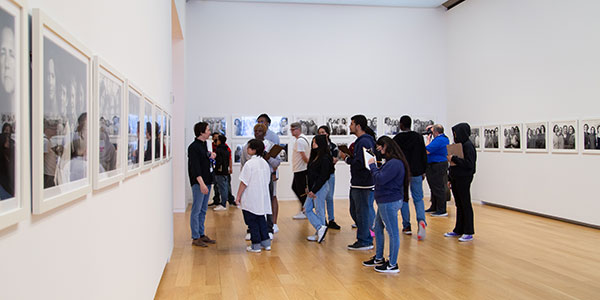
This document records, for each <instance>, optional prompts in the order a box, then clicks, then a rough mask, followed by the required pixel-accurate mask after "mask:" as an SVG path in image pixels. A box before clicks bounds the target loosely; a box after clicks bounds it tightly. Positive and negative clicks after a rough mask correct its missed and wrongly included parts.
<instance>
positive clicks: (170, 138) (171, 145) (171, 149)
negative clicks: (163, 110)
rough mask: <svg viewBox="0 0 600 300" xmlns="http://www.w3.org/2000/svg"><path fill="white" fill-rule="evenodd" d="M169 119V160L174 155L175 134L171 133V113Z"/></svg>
mask: <svg viewBox="0 0 600 300" xmlns="http://www.w3.org/2000/svg"><path fill="white" fill-rule="evenodd" d="M168 118H169V119H168V120H167V136H168V137H169V143H168V144H167V149H168V150H167V153H168V156H167V157H169V160H170V159H171V158H172V157H173V136H172V135H171V124H173V123H171V120H172V118H171V115H169V117H168Z"/></svg>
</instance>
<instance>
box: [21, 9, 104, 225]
mask: <svg viewBox="0 0 600 300" xmlns="http://www.w3.org/2000/svg"><path fill="white" fill-rule="evenodd" d="M32 46H33V49H32V50H33V51H32V53H33V57H32V66H33V75H32V83H33V88H32V91H33V98H32V103H33V110H32V118H33V120H32V126H33V128H32V134H33V137H32V141H33V154H32V162H33V166H32V170H33V174H32V182H33V213H34V214H41V213H44V212H47V211H49V210H51V209H53V208H55V207H58V206H60V205H63V204H65V203H67V202H70V201H72V200H74V199H77V198H80V197H82V196H85V195H86V194H87V193H89V192H90V191H91V189H92V176H91V173H92V172H90V170H91V169H92V163H91V159H88V157H89V155H88V149H92V144H93V143H92V138H90V137H92V136H93V135H92V132H91V128H92V127H94V126H88V116H91V115H90V108H91V90H92V88H91V87H92V79H91V77H92V76H91V75H92V54H91V51H89V50H88V49H87V48H85V47H84V46H83V45H82V44H81V43H80V42H79V41H77V40H76V39H75V38H73V37H72V36H71V35H70V34H68V33H67V31H66V30H64V29H63V28H62V27H60V25H58V24H57V23H55V22H54V21H52V20H51V19H50V18H49V17H48V16H46V15H45V14H44V13H42V12H41V11H40V10H39V9H33V16H32Z"/></svg>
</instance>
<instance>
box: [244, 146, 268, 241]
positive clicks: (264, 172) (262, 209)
mask: <svg viewBox="0 0 600 300" xmlns="http://www.w3.org/2000/svg"><path fill="white" fill-rule="evenodd" d="M264 150H265V145H264V144H263V142H262V141H260V140H257V139H252V140H250V141H249V142H248V148H247V153H248V154H249V155H250V156H251V158H250V160H248V161H247V162H246V164H245V165H244V168H243V169H242V172H241V173H240V187H239V189H238V193H237V199H236V204H237V205H240V204H241V207H242V213H243V214H244V222H246V225H248V227H249V229H250V240H251V241H252V245H250V246H248V247H247V248H246V250H247V251H248V252H260V251H261V247H262V248H265V250H267V251H268V250H271V240H270V239H269V229H268V227H267V219H266V215H267V214H271V198H270V196H269V182H270V178H271V171H270V169H269V164H268V163H267V161H266V160H265V159H264V158H262V157H261V156H260V155H261V154H262V153H263V152H264Z"/></svg>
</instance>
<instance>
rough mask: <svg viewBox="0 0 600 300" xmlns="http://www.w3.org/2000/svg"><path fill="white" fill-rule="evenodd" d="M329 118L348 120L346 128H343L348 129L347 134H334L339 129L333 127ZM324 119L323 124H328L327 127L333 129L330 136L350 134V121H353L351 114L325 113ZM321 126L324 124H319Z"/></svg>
mask: <svg viewBox="0 0 600 300" xmlns="http://www.w3.org/2000/svg"><path fill="white" fill-rule="evenodd" d="M329 119H342V120H346V125H345V127H346V128H342V130H343V129H345V130H346V134H334V132H337V131H336V130H334V129H333V128H332V126H331V125H330V124H329ZM322 121H323V122H322V123H323V125H326V126H327V127H329V130H330V131H331V134H330V135H329V136H330V137H346V136H349V135H350V123H351V122H352V121H351V120H350V116H348V115H344V114H329V115H324V116H323V120H322ZM340 122H341V121H340ZM342 125H344V124H342ZM321 126H322V125H319V127H321ZM317 128H318V127H317ZM338 130H339V129H338Z"/></svg>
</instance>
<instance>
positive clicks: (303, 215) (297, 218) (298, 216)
mask: <svg viewBox="0 0 600 300" xmlns="http://www.w3.org/2000/svg"><path fill="white" fill-rule="evenodd" d="M292 219H294V220H302V219H306V215H305V214H304V213H303V212H299V213H298V214H297V215H295V216H293V217H292Z"/></svg>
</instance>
